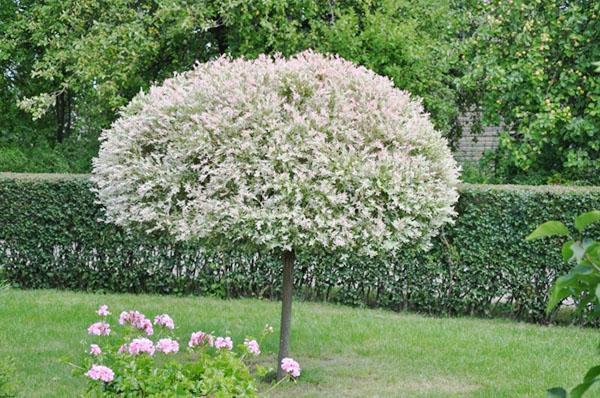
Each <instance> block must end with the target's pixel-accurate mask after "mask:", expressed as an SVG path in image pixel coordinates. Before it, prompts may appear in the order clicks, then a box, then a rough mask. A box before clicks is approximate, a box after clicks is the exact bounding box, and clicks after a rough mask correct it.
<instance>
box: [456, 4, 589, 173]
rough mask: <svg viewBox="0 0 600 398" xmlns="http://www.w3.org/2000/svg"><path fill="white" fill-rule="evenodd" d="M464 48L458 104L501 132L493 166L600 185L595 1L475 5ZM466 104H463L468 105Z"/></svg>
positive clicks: (506, 170) (502, 171)
mask: <svg viewBox="0 0 600 398" xmlns="http://www.w3.org/2000/svg"><path fill="white" fill-rule="evenodd" d="M478 4H479V5H478V7H479V11H478V12H475V13H474V14H473V15H474V16H475V19H476V23H475V25H476V28H475V29H474V32H473V34H472V36H471V37H470V38H469V39H468V40H467V41H466V43H465V46H464V54H463V59H464V62H465V68H466V71H465V76H464V78H463V79H462V90H463V94H464V101H465V102H466V103H467V104H468V105H471V106H475V107H476V108H477V109H478V110H480V111H481V112H482V116H483V122H484V123H486V124H490V125H498V124H502V125H503V126H505V131H504V132H503V134H502V136H501V140H500V149H499V152H498V154H497V160H496V167H497V169H498V170H499V172H500V173H502V174H506V175H507V176H509V177H510V176H516V175H519V174H524V173H530V174H531V173H535V174H541V175H545V176H547V177H553V175H554V174H557V175H560V174H562V175H563V177H567V178H568V179H571V180H572V179H584V180H588V181H590V182H594V181H596V182H597V181H598V176H599V175H600V169H599V166H598V164H599V162H598V159H599V157H600V103H599V98H600V77H599V76H598V75H594V74H593V73H592V72H593V70H594V68H593V61H597V60H598V58H599V57H600V25H599V22H598V21H599V15H600V2H598V1H590V0H576V1H570V0H569V1H566V0H562V1H556V0H536V1H530V0H514V1H500V0H492V1H485V2H484V1H480V2H478ZM468 105H467V106H468Z"/></svg>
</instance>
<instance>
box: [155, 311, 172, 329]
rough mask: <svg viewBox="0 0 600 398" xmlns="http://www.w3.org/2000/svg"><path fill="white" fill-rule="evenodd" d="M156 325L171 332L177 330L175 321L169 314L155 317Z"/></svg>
mask: <svg viewBox="0 0 600 398" xmlns="http://www.w3.org/2000/svg"><path fill="white" fill-rule="evenodd" d="M154 324H155V325H160V326H164V327H166V328H167V329H171V330H173V329H175V322H173V319H172V318H171V317H170V316H169V315H167V314H162V315H157V316H155V317H154Z"/></svg>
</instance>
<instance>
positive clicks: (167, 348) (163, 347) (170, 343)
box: [156, 339, 179, 354]
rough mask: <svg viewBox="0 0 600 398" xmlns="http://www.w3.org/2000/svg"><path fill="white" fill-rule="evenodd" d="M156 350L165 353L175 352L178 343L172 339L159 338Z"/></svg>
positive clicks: (177, 348) (177, 349)
mask: <svg viewBox="0 0 600 398" xmlns="http://www.w3.org/2000/svg"><path fill="white" fill-rule="evenodd" d="M156 350H157V351H159V352H162V353H165V354H175V353H177V352H178V351H179V343H178V342H177V341H176V340H173V339H160V340H158V342H157V343H156Z"/></svg>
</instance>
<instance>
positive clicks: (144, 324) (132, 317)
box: [119, 311, 154, 336]
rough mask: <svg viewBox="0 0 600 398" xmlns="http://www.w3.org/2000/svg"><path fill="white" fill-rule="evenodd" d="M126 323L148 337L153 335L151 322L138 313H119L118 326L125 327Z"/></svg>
mask: <svg viewBox="0 0 600 398" xmlns="http://www.w3.org/2000/svg"><path fill="white" fill-rule="evenodd" d="M127 323H128V324H130V325H131V326H133V327H134V328H136V329H140V330H143V331H144V332H146V334H147V335H148V336H152V335H153V334H154V328H153V327H152V322H151V321H150V320H149V319H148V318H146V316H145V315H144V314H142V313H141V312H139V311H123V312H121V315H119V324H120V325H125V324H127Z"/></svg>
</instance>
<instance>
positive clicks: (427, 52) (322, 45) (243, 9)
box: [0, 0, 460, 171]
mask: <svg viewBox="0 0 600 398" xmlns="http://www.w3.org/2000/svg"><path fill="white" fill-rule="evenodd" d="M454 10H455V7H454V6H453V2H451V1H448V0H437V1H434V2H432V1H425V0H419V1H417V2H416V3H415V2H414V1H407V0H402V1H372V0H352V1H333V0H332V1H318V0H290V1H274V0H259V1H254V2H246V1H234V0H229V1H216V0H205V1H192V0H158V1H152V0H142V1H133V0H65V1H58V0H46V1H33V0H20V1H16V0H0V13H1V14H0V16H1V18H0V69H1V70H2V73H0V103H1V104H2V108H3V110H4V109H6V111H4V112H3V114H2V115H0V168H2V169H5V170H10V171H88V170H89V168H90V159H91V158H92V157H93V156H94V155H95V154H96V153H97V149H98V146H97V137H98V134H99V132H100V130H101V129H102V128H106V127H108V125H109V124H110V122H111V121H112V120H114V118H115V116H116V110H117V109H118V108H119V107H121V106H122V105H124V104H126V103H127V102H128V101H129V100H130V99H131V98H132V97H133V96H134V95H135V94H136V93H137V92H139V91H140V89H142V90H145V89H147V88H148V87H149V86H150V85H151V84H152V83H154V82H161V81H162V80H164V79H165V78H166V77H168V76H171V75H172V73H173V72H175V71H183V70H189V69H190V68H191V66H192V65H193V63H194V61H195V60H198V61H200V62H205V61H207V60H209V59H212V58H214V57H216V56H218V55H220V54H223V53H229V54H231V55H232V56H234V57H238V56H246V57H249V58H252V57H255V56H256V55H258V54H260V53H269V54H272V53H276V52H280V53H282V54H284V55H291V54H293V53H296V52H299V51H301V50H304V49H306V48H314V49H316V50H320V51H322V52H335V53H339V54H340V55H341V56H343V57H345V58H347V59H349V60H352V61H354V62H357V63H360V64H363V65H366V66H367V67H369V68H371V69H373V70H375V71H376V72H378V73H380V74H383V75H386V76H389V77H391V78H392V79H393V80H394V82H395V83H396V85H398V86H399V87H400V88H402V89H405V90H408V91H410V92H411V93H413V94H415V95H417V96H421V97H422V98H423V100H424V105H425V108H426V109H427V110H428V111H429V112H430V113H431V114H432V118H433V121H434V123H435V124H436V127H437V128H438V129H440V130H442V131H444V132H445V133H446V134H448V135H450V136H453V135H452V134H451V133H450V132H451V131H457V125H456V123H455V120H456V116H457V115H458V108H457V102H456V101H457V99H456V91H455V89H454V87H453V84H454V83H453V82H454V75H455V74H456V71H455V70H454V69H452V65H454V64H455V63H453V62H451V61H452V59H453V58H454V57H455V55H454V54H455V53H456V52H455V51H453V47H454V46H455V45H456V43H457V42H456V40H454V39H455V36H456V35H455V31H456V26H455V22H456V21H457V20H458V19H457V18H458V17H457V15H459V14H460V13H455V12H454ZM17 105H19V106H17ZM25 111H26V112H27V113H26V112H25ZM33 119H35V120H33Z"/></svg>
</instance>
